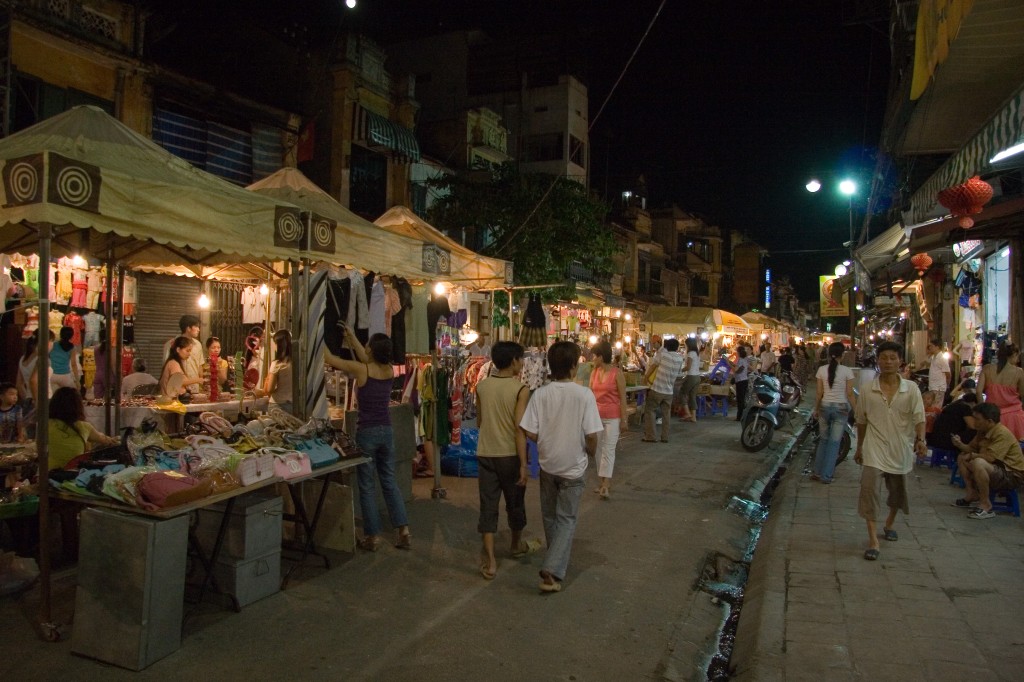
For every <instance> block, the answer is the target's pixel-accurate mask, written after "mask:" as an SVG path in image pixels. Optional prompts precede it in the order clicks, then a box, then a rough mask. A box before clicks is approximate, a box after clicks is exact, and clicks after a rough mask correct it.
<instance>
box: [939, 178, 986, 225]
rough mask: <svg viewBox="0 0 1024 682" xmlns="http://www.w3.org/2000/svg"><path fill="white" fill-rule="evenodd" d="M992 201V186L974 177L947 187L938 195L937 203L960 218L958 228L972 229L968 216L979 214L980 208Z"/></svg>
mask: <svg viewBox="0 0 1024 682" xmlns="http://www.w3.org/2000/svg"><path fill="white" fill-rule="evenodd" d="M991 199H992V185H990V184H988V183H987V182H985V181H984V180H982V179H981V178H980V177H978V176H977V175H975V176H974V177H972V178H971V179H970V180H968V181H967V182H964V183H961V184H959V185H954V186H953V187H947V188H946V189H944V190H942V191H941V192H939V194H938V200H939V203H940V204H942V205H943V206H945V207H946V208H947V209H948V210H949V212H950V213H952V214H953V215H954V216H955V217H958V218H960V221H959V225H960V227H962V228H964V229H965V230H966V229H970V228H972V227H974V219H973V218H971V217H970V216H972V215H977V214H978V213H981V209H982V207H983V206H984V205H985V204H987V203H988V202H989V201H991Z"/></svg>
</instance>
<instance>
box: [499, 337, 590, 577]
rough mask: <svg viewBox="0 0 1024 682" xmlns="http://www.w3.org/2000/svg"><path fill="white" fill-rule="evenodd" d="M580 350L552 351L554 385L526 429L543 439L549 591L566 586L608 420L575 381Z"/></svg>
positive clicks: (536, 404) (537, 395) (539, 397)
mask: <svg viewBox="0 0 1024 682" xmlns="http://www.w3.org/2000/svg"><path fill="white" fill-rule="evenodd" d="M579 358H580V349H579V346H577V345H576V344H575V343H572V342H569V341H559V342H558V343H555V344H554V345H552V346H551V348H549V349H548V369H549V371H550V372H551V379H552V381H551V383H550V384H547V385H546V386H541V387H540V388H538V389H537V390H536V391H535V392H534V394H533V397H532V398H530V403H529V404H528V405H527V407H526V413H525V414H524V415H523V419H522V421H520V422H519V426H520V428H522V429H523V431H524V432H525V433H526V435H527V437H529V438H532V439H533V440H535V441H536V442H537V453H538V460H539V463H540V510H541V516H543V518H544V535H545V538H546V539H547V545H548V551H547V554H545V556H544V562H543V564H542V567H541V570H540V578H541V583H540V590H541V592H543V593H549V592H558V591H560V590H561V589H562V582H561V581H562V580H564V579H565V573H566V570H567V569H568V567H569V554H570V552H571V550H572V539H573V536H574V535H575V533H576V517H577V515H578V514H579V508H580V497H581V496H582V495H583V487H584V484H585V481H584V474H585V473H586V471H587V457H588V456H589V457H593V456H594V455H595V453H596V452H597V440H598V435H599V434H600V433H601V432H602V431H604V423H603V422H602V421H601V415H600V414H599V413H598V411H597V399H596V398H594V394H593V392H592V391H591V390H590V389H589V388H586V387H584V386H580V385H579V384H577V383H575V378H576V368H577V367H578V366H579Z"/></svg>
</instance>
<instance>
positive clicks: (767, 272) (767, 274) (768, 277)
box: [764, 268, 772, 283]
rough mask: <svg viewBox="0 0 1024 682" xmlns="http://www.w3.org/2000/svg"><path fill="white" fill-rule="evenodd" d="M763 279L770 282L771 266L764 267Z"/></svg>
mask: <svg viewBox="0 0 1024 682" xmlns="http://www.w3.org/2000/svg"><path fill="white" fill-rule="evenodd" d="M764 281H765V282H768V283H771V281H772V269H771V268H765V271H764Z"/></svg>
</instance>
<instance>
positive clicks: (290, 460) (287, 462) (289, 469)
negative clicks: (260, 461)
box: [260, 448, 313, 480]
mask: <svg viewBox="0 0 1024 682" xmlns="http://www.w3.org/2000/svg"><path fill="white" fill-rule="evenodd" d="M260 452H273V455H274V475H275V476H280V477H281V478H283V479H285V480H288V479H290V478H298V477H299V476H306V475H308V474H311V473H313V467H312V466H311V465H310V462H309V457H308V456H306V454H305V453H303V452H296V451H295V450H285V449H284V448H263V449H262V450H261V451H260Z"/></svg>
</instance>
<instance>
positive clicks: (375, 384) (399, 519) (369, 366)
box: [324, 327, 412, 552]
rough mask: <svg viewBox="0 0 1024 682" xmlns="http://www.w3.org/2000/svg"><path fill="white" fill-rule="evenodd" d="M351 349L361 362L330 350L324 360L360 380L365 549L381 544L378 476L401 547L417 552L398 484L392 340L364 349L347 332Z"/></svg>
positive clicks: (379, 339) (376, 338)
mask: <svg viewBox="0 0 1024 682" xmlns="http://www.w3.org/2000/svg"><path fill="white" fill-rule="evenodd" d="M345 337H346V338H347V339H348V343H347V344H346V345H347V346H349V347H351V348H352V349H353V350H354V352H355V355H356V357H357V358H358V359H359V360H358V361H355V360H342V359H341V358H339V357H338V356H336V355H334V354H333V353H331V352H330V351H329V350H326V349H325V350H324V361H325V362H326V363H327V364H328V365H331V366H332V367H335V368H337V369H340V370H341V371H343V372H345V373H346V374H348V375H349V376H351V377H352V378H354V379H355V380H356V387H357V389H358V397H359V419H358V422H357V426H356V443H358V445H359V448H360V449H361V450H362V451H363V454H364V455H365V456H366V457H369V458H370V464H364V465H362V466H360V467H357V468H356V474H357V478H358V482H359V506H360V508H361V509H362V511H363V539H362V540H360V541H359V546H360V547H361V548H362V549H365V550H367V551H370V552H375V551H377V545H378V544H379V543H380V537H379V536H380V531H381V522H380V512H379V511H378V510H377V489H376V485H375V483H374V476H373V472H374V471H376V472H377V476H378V478H379V479H380V488H381V492H383V493H384V504H385V505H386V506H387V508H388V518H389V519H390V520H391V525H392V526H394V527H395V528H397V529H398V538H397V540H396V542H395V547H398V548H399V549H411V548H412V545H411V542H410V540H411V538H412V535H411V533H410V532H409V521H408V520H407V518H406V515H405V500H403V499H402V491H401V490H400V489H399V487H398V483H397V482H396V480H395V444H394V438H393V437H392V432H391V413H390V411H389V410H390V405H391V386H392V384H393V383H394V379H395V372H394V370H393V369H392V367H391V356H392V345H391V339H389V338H388V337H387V336H386V335H385V334H374V335H373V336H371V337H370V341H369V343H367V344H366V347H365V348H364V347H363V345H362V344H361V343H359V340H358V339H357V338H356V336H355V334H353V333H352V330H351V329H349V328H348V327H345Z"/></svg>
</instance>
